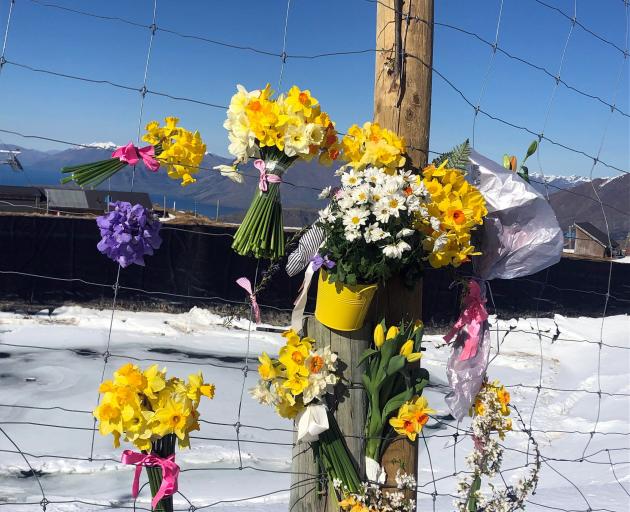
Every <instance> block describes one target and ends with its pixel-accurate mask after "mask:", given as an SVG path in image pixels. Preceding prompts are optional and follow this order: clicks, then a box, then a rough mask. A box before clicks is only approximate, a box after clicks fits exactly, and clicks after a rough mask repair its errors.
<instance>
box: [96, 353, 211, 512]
mask: <svg viewBox="0 0 630 512" xmlns="http://www.w3.org/2000/svg"><path fill="white" fill-rule="evenodd" d="M99 393H100V395H102V396H101V399H100V403H99V405H98V406H97V407H96V409H95V410H94V416H95V417H96V419H97V420H98V428H99V432H100V433H101V435H104V436H107V435H110V434H111V435H112V436H113V437H114V447H118V446H120V440H121V438H122V439H123V441H126V442H129V443H132V444H133V445H134V446H135V447H136V448H137V449H138V450H140V453H138V452H134V451H132V450H125V451H124V452H123V455H122V462H123V464H133V465H135V466H136V472H135V477H134V484H133V488H132V495H133V497H134V498H135V497H137V495H138V488H139V478H140V473H141V471H142V467H145V468H146V471H147V475H148V477H149V484H150V487H151V495H152V496H153V500H152V507H153V509H154V510H158V511H160V512H172V510H173V498H172V495H173V494H174V493H175V492H177V476H178V474H179V467H178V466H177V464H175V445H176V444H178V445H179V446H180V448H187V447H189V446H190V439H189V435H190V432H192V431H194V430H199V413H198V411H197V409H198V407H199V403H200V401H201V398H202V397H206V398H214V385H212V384H208V383H206V382H204V379H203V375H202V374H201V372H200V373H198V374H192V375H189V377H188V380H187V381H184V380H182V379H179V378H177V377H170V378H167V376H166V369H163V370H160V369H159V368H158V366H157V365H153V366H150V367H149V368H147V369H146V370H144V371H143V370H141V369H140V368H138V367H137V366H135V365H133V364H131V363H127V364H125V365H124V366H122V367H121V368H119V369H118V370H116V371H115V372H114V376H113V379H112V380H106V381H104V382H103V383H102V384H101V385H100V387H99Z"/></svg>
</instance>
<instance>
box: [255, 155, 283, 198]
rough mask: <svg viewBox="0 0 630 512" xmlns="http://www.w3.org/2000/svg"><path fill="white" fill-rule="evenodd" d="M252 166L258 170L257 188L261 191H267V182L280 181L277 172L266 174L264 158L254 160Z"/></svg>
mask: <svg viewBox="0 0 630 512" xmlns="http://www.w3.org/2000/svg"><path fill="white" fill-rule="evenodd" d="M254 167H256V169H258V170H259V171H260V179H259V180H258V188H259V189H260V190H262V191H263V192H267V188H268V187H267V183H282V178H281V177H280V176H278V175H277V174H267V166H266V165H265V161H264V160H260V159H258V160H255V161H254Z"/></svg>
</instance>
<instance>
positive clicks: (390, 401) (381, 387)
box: [359, 321, 434, 483]
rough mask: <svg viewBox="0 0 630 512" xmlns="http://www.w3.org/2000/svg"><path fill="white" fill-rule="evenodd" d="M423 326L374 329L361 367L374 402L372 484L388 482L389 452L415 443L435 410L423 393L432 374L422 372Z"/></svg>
mask: <svg viewBox="0 0 630 512" xmlns="http://www.w3.org/2000/svg"><path fill="white" fill-rule="evenodd" d="M423 330H424V329H423V325H422V322H415V323H408V324H406V323H404V322H402V323H401V324H400V325H398V326H391V327H389V329H388V328H387V326H386V325H385V321H382V322H381V323H379V324H378V325H377V326H376V328H375V329H374V346H373V347H372V348H369V349H367V350H366V351H365V352H364V353H363V355H362V357H361V360H360V362H359V364H362V365H363V366H364V368H365V373H364V374H363V385H364V387H365V391H366V395H367V399H368V412H367V419H366V424H365V430H366V438H367V441H366V450H365V453H366V461H365V462H366V473H367V476H368V479H369V480H371V481H375V482H379V483H383V482H384V481H385V474H384V472H383V470H382V468H381V467H380V462H381V459H382V455H383V452H384V450H385V448H386V447H387V445H388V444H389V443H390V442H391V441H392V440H393V439H394V438H395V437H396V436H397V435H403V436H406V437H408V438H409V439H410V440H411V441H415V439H416V435H417V434H418V433H419V432H420V431H421V430H422V427H423V426H424V424H425V423H426V422H427V420H428V419H429V417H428V414H429V413H431V412H434V411H432V410H431V409H429V407H428V405H427V401H426V399H425V398H424V397H422V396H420V395H421V394H422V390H423V389H424V387H425V386H426V385H427V384H428V382H429V373H428V372H427V370H426V369H424V368H421V367H420V364H419V361H420V359H421V358H422V351H423V350H424V348H422V335H423Z"/></svg>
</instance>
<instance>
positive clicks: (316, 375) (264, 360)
mask: <svg viewBox="0 0 630 512" xmlns="http://www.w3.org/2000/svg"><path fill="white" fill-rule="evenodd" d="M283 336H284V338H285V340H286V341H285V345H284V346H283V347H282V348H281V349H280V352H279V356H278V358H277V359H274V358H271V357H269V356H268V355H267V354H266V353H263V354H262V355H261V356H260V357H259V361H260V365H259V366H258V374H259V375H260V380H259V382H258V384H257V385H256V387H254V388H253V389H251V390H250V392H251V394H252V396H253V397H254V398H255V399H256V400H258V402H259V403H261V404H264V405H270V406H272V407H274V408H275V409H276V412H277V413H278V415H280V416H281V417H283V418H287V419H293V420H294V421H295V423H296V426H297V432H298V434H297V439H298V442H310V443H311V444H312V447H313V450H314V451H315V455H316V458H317V460H318V462H319V463H320V464H321V466H322V468H323V469H324V470H325V471H326V472H327V474H328V477H329V481H330V482H332V481H333V480H339V481H341V482H342V483H343V485H344V486H345V487H347V488H348V489H350V490H351V491H352V492H356V491H358V490H359V487H360V480H359V476H358V472H357V468H356V467H355V465H354V462H353V461H352V457H351V456H350V454H349V452H348V447H347V446H346V443H345V441H344V437H343V434H342V433H341V431H340V429H339V426H338V425H337V421H336V420H335V417H334V416H333V414H332V413H331V412H330V410H329V408H328V406H327V404H326V395H328V394H332V393H334V388H335V386H336V385H337V383H338V382H339V380H340V376H339V375H338V368H337V364H338V361H337V354H335V353H334V352H331V350H330V347H327V346H324V347H318V346H317V342H316V341H315V340H314V339H313V338H308V337H305V338H300V336H298V334H296V333H295V332H294V331H287V332H285V333H284V334H283Z"/></svg>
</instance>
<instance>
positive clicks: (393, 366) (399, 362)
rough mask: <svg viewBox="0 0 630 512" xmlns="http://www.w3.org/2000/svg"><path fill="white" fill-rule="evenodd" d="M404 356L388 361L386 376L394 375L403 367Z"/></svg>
mask: <svg viewBox="0 0 630 512" xmlns="http://www.w3.org/2000/svg"><path fill="white" fill-rule="evenodd" d="M405 361H406V359H405V356H401V355H397V356H394V357H392V358H391V359H390V360H389V363H388V365H387V370H386V373H387V375H388V376H389V375H394V374H395V373H397V372H399V371H400V370H402V369H403V368H404V367H405Z"/></svg>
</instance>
